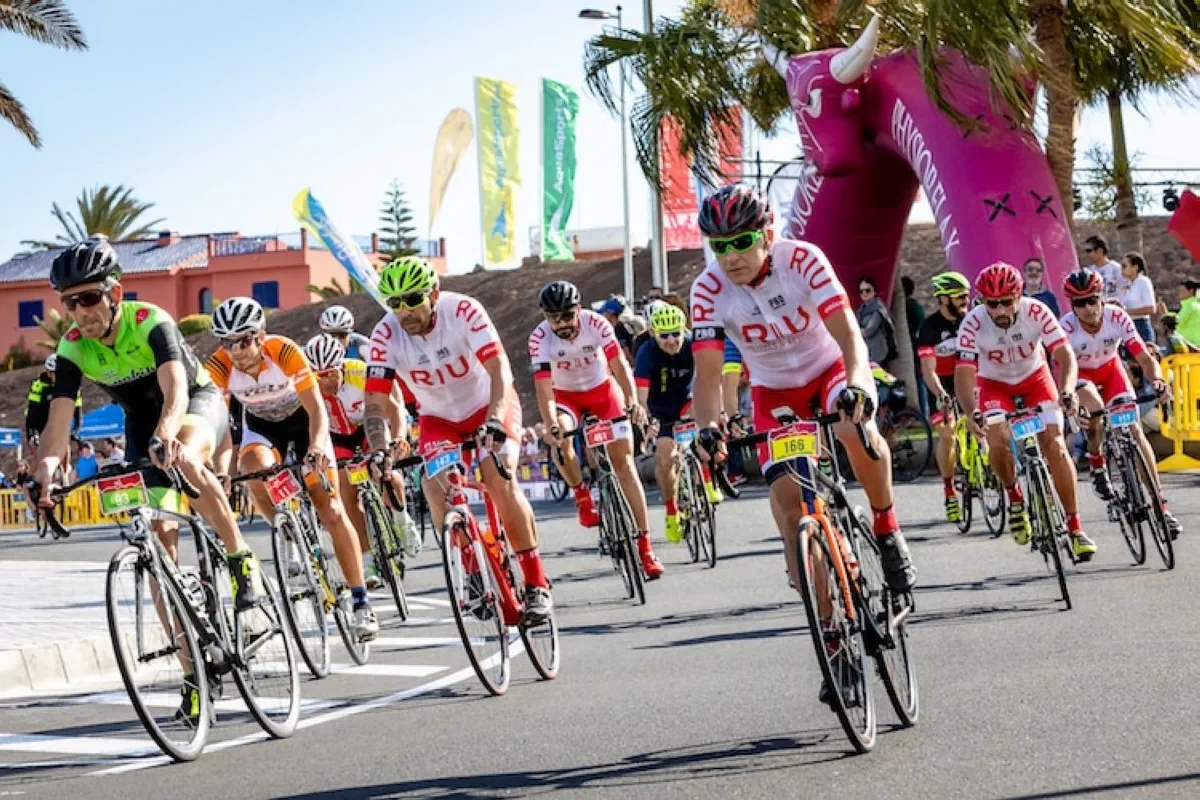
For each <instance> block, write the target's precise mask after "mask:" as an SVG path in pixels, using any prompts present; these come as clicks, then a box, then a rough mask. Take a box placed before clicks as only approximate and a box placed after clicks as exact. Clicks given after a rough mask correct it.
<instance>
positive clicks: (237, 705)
mask: <svg viewBox="0 0 1200 800" xmlns="http://www.w3.org/2000/svg"><path fill="white" fill-rule="evenodd" d="M418 677H419V676H418ZM141 697H142V699H143V700H144V701H145V702H146V704H147V705H149V706H152V707H155V708H176V707H178V706H179V695H178V694H176V693H174V692H143V693H142V694H141ZM66 700H67V702H68V703H78V704H81V705H103V706H128V705H132V703H130V700H129V695H128V694H127V693H125V692H101V693H99V694H85V695H81V696H79V697H69V698H66ZM339 705H341V701H340V700H321V699H316V698H313V699H311V700H305V699H303V698H302V699H301V700H300V713H302V714H305V713H312V712H314V711H324V710H325V709H327V708H333V707H334V706H339ZM217 713H219V714H242V713H249V709H247V708H246V703H245V701H244V700H242V699H241V698H240V697H227V698H225V699H224V700H219V701H217Z"/></svg>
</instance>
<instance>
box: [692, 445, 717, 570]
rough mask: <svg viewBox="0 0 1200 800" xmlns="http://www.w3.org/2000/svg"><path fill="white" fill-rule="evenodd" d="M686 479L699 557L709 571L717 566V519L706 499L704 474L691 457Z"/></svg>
mask: <svg viewBox="0 0 1200 800" xmlns="http://www.w3.org/2000/svg"><path fill="white" fill-rule="evenodd" d="M687 464H688V478H689V480H690V482H691V484H692V499H693V503H694V511H695V512H696V541H697V542H698V543H699V545H700V556H701V558H703V559H704V561H705V563H707V564H708V568H709V569H713V568H714V567H716V566H717V518H716V516H717V515H716V509H715V508H713V505H712V503H711V502H709V499H708V492H707V487H706V486H705V484H704V472H703V470H701V468H700V461H699V460H698V459H697V458H696V457H694V456H691V457H689V458H688V459H687Z"/></svg>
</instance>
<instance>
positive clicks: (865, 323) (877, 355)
mask: <svg viewBox="0 0 1200 800" xmlns="http://www.w3.org/2000/svg"><path fill="white" fill-rule="evenodd" d="M858 299H859V300H861V301H862V305H860V306H859V307H858V311H857V315H858V326H859V327H860V328H862V335H863V339H864V340H865V341H866V343H867V353H868V354H869V356H870V358H871V360H872V361H874V362H875V363H876V364H878V365H879V366H881V367H886V366H887V363H888V362H889V361H891V360H892V359H894V358H895V357H896V326H895V324H894V323H893V322H892V317H891V315H890V314H888V310H887V307H886V306H884V304H883V301H882V300H880V299H879V289H878V287H876V286H875V280H874V279H873V278H862V279H861V280H859V282H858Z"/></svg>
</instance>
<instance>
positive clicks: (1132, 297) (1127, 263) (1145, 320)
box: [1117, 251, 1155, 342]
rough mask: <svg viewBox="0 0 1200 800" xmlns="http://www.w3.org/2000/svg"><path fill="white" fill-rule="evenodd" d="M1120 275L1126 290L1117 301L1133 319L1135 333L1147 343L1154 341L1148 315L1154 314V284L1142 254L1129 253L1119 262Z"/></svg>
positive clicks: (1151, 324) (1152, 324)
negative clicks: (1147, 271) (1125, 282)
mask: <svg viewBox="0 0 1200 800" xmlns="http://www.w3.org/2000/svg"><path fill="white" fill-rule="evenodd" d="M1121 275H1122V276H1123V277H1124V278H1125V280H1126V281H1127V284H1126V289H1125V292H1124V294H1122V295H1121V296H1120V297H1118V298H1117V299H1118V300H1119V301H1120V302H1121V305H1122V306H1124V307H1125V312H1126V313H1127V314H1129V316H1131V317H1133V325H1134V327H1136V328H1137V332H1138V333H1140V334H1141V336H1142V338H1143V339H1145V340H1146V341H1147V342H1153V341H1154V323H1153V322H1152V321H1151V319H1150V315H1151V314H1153V313H1154V306H1155V303H1154V284H1153V283H1151V282H1150V276H1149V275H1147V274H1146V259H1144V258H1142V254H1141V253H1138V252H1136V251H1131V252H1128V253H1126V254H1125V258H1123V259H1122V260H1121Z"/></svg>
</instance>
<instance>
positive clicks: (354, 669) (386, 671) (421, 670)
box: [332, 663, 449, 678]
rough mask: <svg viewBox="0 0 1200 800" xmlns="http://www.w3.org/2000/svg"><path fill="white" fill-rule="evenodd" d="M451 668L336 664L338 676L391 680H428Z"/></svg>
mask: <svg viewBox="0 0 1200 800" xmlns="http://www.w3.org/2000/svg"><path fill="white" fill-rule="evenodd" d="M447 669H449V667H439V666H432V665H425V664H369V663H368V664H361V665H359V664H334V665H333V670H332V671H333V672H334V673H335V674H338V675H383V676H386V677H391V678H427V677H429V676H430V675H436V674H437V673H439V672H442V671H444V670H447Z"/></svg>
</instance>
